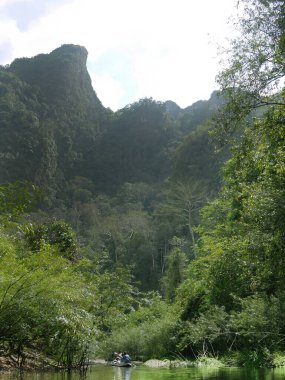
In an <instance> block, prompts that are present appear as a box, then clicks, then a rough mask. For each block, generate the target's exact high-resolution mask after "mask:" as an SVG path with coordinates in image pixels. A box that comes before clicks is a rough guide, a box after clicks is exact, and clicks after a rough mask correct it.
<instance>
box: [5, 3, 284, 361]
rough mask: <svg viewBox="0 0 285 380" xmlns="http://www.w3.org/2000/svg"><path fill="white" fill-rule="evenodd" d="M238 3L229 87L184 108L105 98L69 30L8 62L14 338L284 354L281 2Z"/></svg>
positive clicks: (35, 346) (45, 349)
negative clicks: (47, 47) (49, 46)
mask: <svg viewBox="0 0 285 380" xmlns="http://www.w3.org/2000/svg"><path fill="white" fill-rule="evenodd" d="M242 4H243V6H244V8H243V12H244V13H243V15H242V17H241V18H240V20H239V25H240V27H241V31H242V34H241V36H240V38H237V39H235V40H233V41H232V50H231V52H230V55H229V63H228V66H227V68H226V69H225V70H224V71H223V72H221V73H220V75H219V77H218V81H219V83H220V85H221V95H222V96H220V97H219V96H218V95H217V93H213V95H212V96H211V98H210V99H209V100H208V101H199V102H197V103H195V104H193V105H192V106H190V107H188V108H186V109H184V110H181V109H180V108H179V107H178V106H177V105H176V104H175V103H173V102H171V101H168V102H166V103H161V102H156V101H154V100H153V99H141V100H139V101H138V102H136V103H134V104H131V105H128V106H127V107H125V108H124V109H122V110H119V111H117V112H116V113H113V112H112V111H110V110H106V109H104V108H103V106H102V105H101V103H100V101H99V100H98V99H97V97H96V94H95V93H94V91H93V90H92V87H91V82H90V78H89V75H88V73H87V71H86V67H85V63H86V56H87V54H86V51H85V49H84V48H81V47H76V46H73V45H65V46H63V47H61V48H59V49H56V50H55V51H53V52H52V53H50V54H49V55H40V56H37V57H34V58H32V59H24V58H23V59H18V60H16V61H14V62H13V63H12V64H11V65H10V66H8V67H4V68H1V70H0V80H1V81H0V84H1V86H0V91H1V97H0V117H1V123H0V125H1V127H0V128H1V132H2V136H3V139H2V140H1V146H0V147H1V149H0V154H1V157H2V160H1V183H2V185H1V186H0V201H1V204H0V212H1V222H2V229H1V231H0V249H1V254H0V260H1V265H0V268H1V269H0V281H1V287H0V319H1V326H2V328H1V334H0V335H1V339H0V349H1V350H2V352H3V353H5V354H6V355H14V357H15V355H16V356H17V357H18V360H19V361H20V362H23V361H24V360H25V355H26V351H27V350H28V351H29V350H30V351H31V350H37V351H41V352H42V353H43V354H44V355H46V356H47V357H49V358H51V359H52V360H53V362H54V363H58V364H60V365H65V366H68V367H69V368H70V367H72V366H80V365H82V364H83V362H84V360H85V359H86V357H88V356H90V355H99V354H101V355H104V356H105V357H108V358H111V356H112V353H113V352H114V351H120V350H128V351H129V352H130V353H131V354H132V355H133V356H137V357H144V358H150V357H154V356H160V357H163V356H171V355H172V356H173V355H174V356H179V357H181V356H184V357H185V356H186V357H197V356H203V357H204V356H205V355H210V356H217V355H222V356H223V357H224V361H225V363H227V364H240V365H246V364H248V363H254V364H255V365H274V364H275V365H276V363H278V360H279V362H280V363H281V362H282V352H283V351H284V350H285V324H284V318H283V315H284V310H285V281H284V272H285V259H284V257H285V256H284V255H285V243H284V242H285V236H284V231H285V214H284V199H285V194H284V188H285V177H284V174H285V150H284V146H285V144H284V141H285V129H284V120H285V108H284V104H285V100H284V89H283V88H281V87H279V88H278V91H276V92H273V90H274V89H275V90H276V87H274V86H275V85H276V84H277V81H278V80H279V79H280V78H282V77H283V76H284V4H283V2H281V1H278V0H270V1H269V0H268V1H267V0H259V1H257V2H254V1H251V0H243V1H242ZM49 79H50V80H49ZM273 84H274V86H273ZM260 107H261V108H260ZM257 108H258V109H260V111H258V112H257V111H256V109H257ZM214 112H215V113H216V116H215V117H214V118H213V119H211V120H209V119H210V117H211V116H212V115H213V113H214ZM209 132H210V135H212V136H215V138H216V139H215V141H216V142H218V143H219V147H221V146H222V145H223V144H224V142H225V141H228V142H230V144H228V146H227V147H226V148H224V149H223V150H219V152H218V153H217V152H216V151H215V147H214V145H213V144H211V141H210V140H211V139H210V137H209ZM221 143H222V144H221ZM276 352H278V353H276ZM278 358H279V359H278ZM280 358H281V359H280Z"/></svg>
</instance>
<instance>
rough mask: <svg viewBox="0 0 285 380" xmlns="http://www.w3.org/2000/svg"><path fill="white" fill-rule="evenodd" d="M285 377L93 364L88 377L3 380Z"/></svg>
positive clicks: (274, 372)
mask: <svg viewBox="0 0 285 380" xmlns="http://www.w3.org/2000/svg"><path fill="white" fill-rule="evenodd" d="M17 379H19V380H186V379H187V380H281V379H282V380H285V369H284V368H282V369H245V368H216V369H213V368H209V367H208V368H207V367H203V368H195V367H193V368H192V367H191V368H173V369H168V368H147V367H144V366H137V367H134V368H117V367H109V366H104V365H98V366H93V367H91V368H90V369H89V370H88V371H87V373H86V375H85V376H84V377H82V376H80V374H79V373H77V372H74V373H71V374H68V373H50V372H48V373H47V372H46V373H24V374H21V375H20V374H18V375H17V374H5V375H1V376H0V380H17Z"/></svg>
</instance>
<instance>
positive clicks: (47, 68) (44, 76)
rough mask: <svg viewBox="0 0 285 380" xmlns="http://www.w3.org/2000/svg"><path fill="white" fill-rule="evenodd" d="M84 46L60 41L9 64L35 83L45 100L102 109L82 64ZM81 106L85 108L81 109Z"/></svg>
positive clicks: (28, 81)
mask: <svg viewBox="0 0 285 380" xmlns="http://www.w3.org/2000/svg"><path fill="white" fill-rule="evenodd" d="M87 55H88V52H87V50H86V49H85V48H84V47H82V46H78V45H63V46H61V47H59V48H57V49H55V50H53V51H52V52H51V53H50V54H39V55H37V56H35V57H33V58H18V59H16V60H15V61H14V62H12V64H11V65H10V67H9V71H10V72H12V73H14V74H15V75H16V76H17V77H18V78H20V79H21V80H23V81H24V82H26V83H28V84H30V85H31V86H33V87H35V89H37V90H38V91H39V94H40V96H41V97H42V98H43V100H44V101H45V102H46V103H47V104H57V105H58V104H63V103H64V104H66V105H69V106H71V107H75V109H76V110H77V111H78V106H80V108H81V109H80V111H81V112H82V111H83V112H84V111H86V109H88V108H90V107H95V108H96V109H97V110H101V111H102V109H103V106H102V105H101V102H100V100H99V99H98V97H97V96H96V93H95V92H94V90H93V88H92V85H91V79H90V76H89V74H88V71H87V68H86V61H87ZM84 108H85V110H84Z"/></svg>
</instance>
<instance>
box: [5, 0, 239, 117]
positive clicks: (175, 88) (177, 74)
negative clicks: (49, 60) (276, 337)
mask: <svg viewBox="0 0 285 380" xmlns="http://www.w3.org/2000/svg"><path fill="white" fill-rule="evenodd" d="M235 3H236V1H235V0H0V64H6V63H10V62H11V61H12V60H13V59H14V58H17V57H31V56H34V55H36V54H39V53H49V52H50V51H52V50H53V49H55V48H57V47H59V46H60V45H62V44H65V43H73V44H79V45H83V46H85V47H86V48H87V50H88V52H89V56H88V62H87V66H88V71H89V73H90V76H91V78H92V83H93V87H94V89H95V91H96V93H97V95H98V97H99V98H100V100H101V101H102V103H103V105H104V106H106V107H110V108H112V109H113V110H116V109H118V108H122V107H124V106H125V105H127V104H129V103H132V102H134V101H137V100H138V99H140V98H142V97H153V98H154V99H155V100H161V101H165V100H173V101H175V102H176V103H177V104H178V105H179V106H180V107H182V108H184V107H186V106H188V105H190V104H192V103H193V102H195V101H197V100H199V99H208V98H209V96H210V94H211V92H212V91H213V90H214V89H215V88H216V86H215V75H216V74H217V72H218V70H219V69H218V53H217V49H216V44H217V43H222V44H223V39H224V38H226V37H227V36H229V35H230V32H231V28H230V26H229V25H228V18H229V16H230V15H232V14H235V11H236V9H235Z"/></svg>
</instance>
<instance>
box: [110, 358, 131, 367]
mask: <svg viewBox="0 0 285 380" xmlns="http://www.w3.org/2000/svg"><path fill="white" fill-rule="evenodd" d="M111 365H113V366H114V367H131V366H132V363H125V362H121V361H118V360H113V361H112V362H111Z"/></svg>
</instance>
